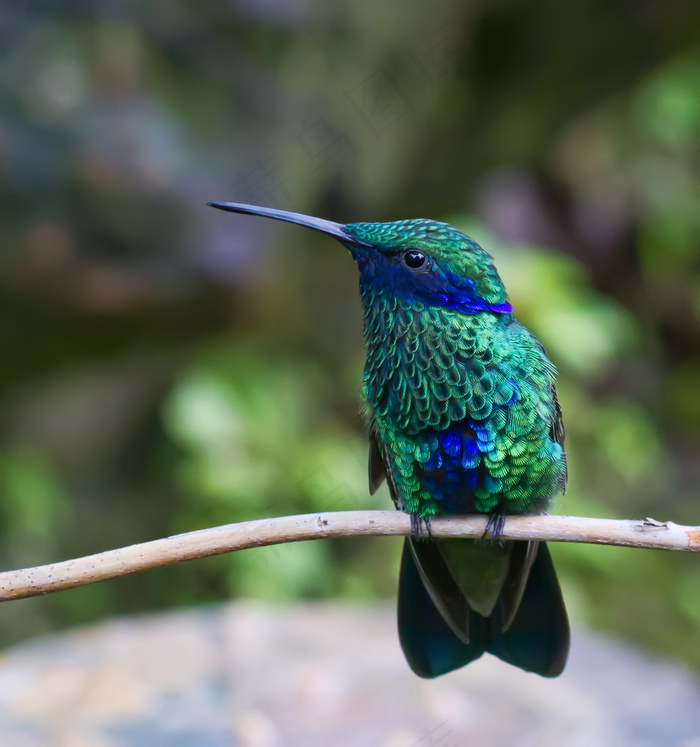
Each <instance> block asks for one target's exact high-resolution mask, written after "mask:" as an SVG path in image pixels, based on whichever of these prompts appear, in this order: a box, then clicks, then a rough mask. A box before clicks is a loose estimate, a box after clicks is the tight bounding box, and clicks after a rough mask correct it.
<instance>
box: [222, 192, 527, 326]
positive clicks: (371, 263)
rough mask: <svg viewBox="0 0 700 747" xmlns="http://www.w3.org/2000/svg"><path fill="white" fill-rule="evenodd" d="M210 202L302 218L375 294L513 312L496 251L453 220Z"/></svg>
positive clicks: (244, 210) (256, 212)
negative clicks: (334, 214) (345, 253)
mask: <svg viewBox="0 0 700 747" xmlns="http://www.w3.org/2000/svg"><path fill="white" fill-rule="evenodd" d="M209 204H210V205H211V206H212V207H216V208H219V209H221V210H229V211H231V212H235V213H248V214H252V215H260V216H263V217H267V218H274V219H275V220H282V221H287V222H289V223H297V224H298V225H302V226H306V227H307V228H312V229H314V230H316V231H321V232H322V233H326V234H328V235H330V236H333V237H334V238H335V239H337V240H338V241H340V242H341V243H342V244H343V245H344V246H346V247H347V248H348V249H349V250H350V252H351V254H352V256H353V258H354V259H355V262H356V263H357V265H358V268H359V270H360V285H361V287H362V288H371V289H372V290H373V292H374V293H379V294H390V295H393V296H395V297H397V298H399V299H401V300H402V301H405V302H407V303H409V304H410V303H413V302H416V301H420V302H422V303H423V304H425V305H427V306H441V307H443V308H449V309H454V310H456V311H459V312H462V313H465V314H474V313H477V312H480V311H492V312H495V313H502V314H509V313H511V311H512V307H511V305H510V304H509V303H508V297H507V295H506V292H505V289H504V288H503V283H502V282H501V279H500V277H499V276H498V273H497V272H496V268H495V267H494V265H493V260H492V258H491V256H490V255H489V254H487V253H486V252H485V251H484V250H483V249H482V248H481V247H480V246H479V245H478V244H477V243H476V242H475V241H474V240H473V239H471V238H469V236H467V235H466V234H464V233H462V232H461V231H459V230H457V229H456V228H454V227H453V226H451V225H449V224H448V223H440V222H438V221H433V220H399V221H392V222H389V223H349V224H347V225H343V224H341V223H333V222H332V221H327V220H323V219H321V218H313V217H310V216H306V215H300V214H299V213H290V212H287V211H284V210H276V209H273V208H263V207H257V206H255V205H243V204H239V203H233V202H211V203H209Z"/></svg>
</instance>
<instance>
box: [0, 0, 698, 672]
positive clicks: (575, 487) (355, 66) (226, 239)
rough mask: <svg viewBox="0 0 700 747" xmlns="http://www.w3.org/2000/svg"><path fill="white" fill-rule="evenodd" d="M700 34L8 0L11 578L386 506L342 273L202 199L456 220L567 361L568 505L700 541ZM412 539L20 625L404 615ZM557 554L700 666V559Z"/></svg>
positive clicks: (7, 630)
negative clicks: (368, 438) (259, 605)
mask: <svg viewBox="0 0 700 747" xmlns="http://www.w3.org/2000/svg"><path fill="white" fill-rule="evenodd" d="M698 28H700V6H699V5H697V4H696V3H691V2H682V1H681V0H668V2H666V3H663V4H658V3H654V2H651V0H649V1H648V2H641V3H636V4H603V3H600V2H593V1H592V0H585V1H584V2H581V3H577V4H574V5H571V4H564V5H562V4H560V3H555V2H553V1H552V0H538V2H535V3H530V4H527V5H522V4H518V3H514V2H511V1H506V2H501V3H491V4H483V3H481V4H476V3H474V4H470V3H457V2H454V3H445V4H442V5H440V6H437V7H435V6H429V5H428V4H425V3H419V2H417V1H414V2H409V3H402V4H401V5H398V4H397V3H388V4H387V3H384V4H374V5H371V4H367V3H358V2H353V1H352V0H344V1H343V2H339V3H333V4H331V5H327V6H321V5H318V6H314V5H312V4H309V3H307V2H305V0H293V1H292V2H285V3H282V2H279V0H269V1H268V2H265V3H250V2H243V1H241V2H231V3H213V2H204V3H198V4H196V5H195V4H194V3H191V2H188V1H187V0H170V1H169V2H167V3H165V2H163V1H160V2H152V3H148V4H137V3H128V2H125V3H117V4H112V5H110V6H109V8H107V6H104V4H101V3H97V2H94V0H72V2H69V3H64V4H62V5H61V8H60V10H59V9H58V8H55V9H51V8H50V7H49V5H47V4H46V3H38V2H33V1H32V0H30V1H29V2H25V3H22V4H15V5H14V6H12V7H5V8H3V23H2V24H0V247H1V251H0V312H1V313H0V345H2V349H3V351H4V356H3V365H2V368H1V369H0V386H1V387H2V389H1V390H0V412H1V413H2V418H1V420H0V423H1V424H2V425H1V426H0V438H1V439H2V450H1V452H0V560H1V562H2V565H3V567H5V568H11V567H21V566H27V565H33V564H38V563H43V562H49V561H52V560H58V559H61V558H67V557H72V556H77V555H83V554H87V553H90V552H97V551H100V550H103V549H106V548H109V547H114V546H120V545H123V544H129V543H133V542H138V541H143V540H146V539H150V538H155V537H159V536H163V535H166V534H170V533H175V532H182V531H187V530H190V529H195V528H199V527H206V526H210V525H213V524H218V523H226V522H232V521H239V520H243V519H252V518H262V517H265V516H271V515H279V514H292V513H297V512H307V511H319V510H341V509H357V508H369V507H377V508H379V507H388V506H389V505H390V503H389V500H388V495H387V493H386V490H385V489H382V491H380V493H379V494H377V495H376V496H375V497H372V498H370V497H369V495H368V491H367V481H366V444H365V438H364V435H363V429H362V424H361V418H360V416H359V414H358V412H357V404H356V403H357V390H358V384H359V380H360V372H361V368H362V360H363V346H362V338H361V331H360V313H359V302H358V299H357V290H356V283H357V280H356V274H355V269H354V267H353V265H352V262H351V260H350V258H349V257H347V256H345V255H344V253H343V252H342V251H341V250H339V249H338V247H336V246H333V245H332V242H329V241H328V240H325V239H323V238H322V237H319V236H315V235H313V234H308V233H306V232H303V231H301V230H300V229H295V228H293V227H290V226H284V227H281V226H278V225H276V224H271V223H266V222H265V221H262V220H253V219H246V218H235V217H233V216H231V215H223V214H218V213H215V212H214V211H211V210H209V209H208V208H206V207H205V206H204V203H205V202H206V201H208V200H225V199H233V200H238V201H247V202H257V203H262V204H268V205H273V206H279V207H286V208H288V209H292V210H298V211H301V212H307V213H314V214H318V215H323V216H324V217H328V218H331V219H336V220H339V221H343V222H349V221H353V220H384V219H393V218H407V217H413V216H419V217H427V216H429V217H434V218H440V219H445V220H449V221H451V222H453V223H455V224H456V225H458V226H460V227H462V228H464V229H465V230H466V231H467V232H469V233H470V234H472V235H473V236H474V237H475V238H476V239H477V240H478V241H480V242H481V243H482V244H483V245H484V246H485V247H486V248H487V249H489V250H490V251H491V252H492V253H493V254H494V256H495V257H496V260H497V264H498V266H499V269H500V270H501V272H502V275H503V277H504V279H505V281H506V285H507V287H508V290H509V292H510V294H511V297H512V300H513V303H514V305H515V307H516V310H517V313H518V317H519V318H520V319H521V320H522V321H523V322H524V323H526V324H527V325H528V326H530V327H532V329H533V330H535V332H536V333H537V334H538V335H539V336H540V337H541V339H542V341H543V343H544V344H545V346H546V347H547V349H548V351H549V352H550V355H551V357H552V358H553V359H554V361H555V362H556V363H557V365H558V367H559V369H560V384H559V386H558V388H559V393H560V398H561V401H562V406H563V409H564V415H565V422H566V429H567V448H568V452H569V455H570V474H571V479H570V485H569V489H568V490H567V494H566V495H565V496H564V497H562V498H561V499H559V501H558V504H557V509H558V510H559V511H562V512H566V513H572V514H573V513H580V514H584V515H595V516H619V517H644V516H653V517H654V518H657V519H671V520H673V521H676V522H679V523H698V522H699V521H700V518H699V513H698V500H697V498H698V485H700V460H699V459H698V454H700V396H699V395H698V382H699V381H700V253H699V252H698V246H699V242H700V211H698V209H697V205H698V203H699V202H700V137H699V135H700V97H699V96H698V91H699V90H700V39H698V34H697V29H698ZM329 244H330V245H329ZM399 547H400V542H397V541H393V540H389V539H384V540H377V539H370V538H364V539H363V538H352V539H344V540H337V541H333V542H329V541H324V542H317V543H304V544H295V545H289V546H284V547H279V548H266V549H259V550H251V551H246V552H244V553H239V554H236V555H232V556H224V557H219V558H213V559H209V560H206V561H198V562H196V563H190V564H186V565H182V566H178V567H173V568H164V569H159V570H158V571H155V572H150V573H147V574H140V575H137V576H134V577H131V578H123V579H118V580H115V581H112V582H109V583H106V584H101V585H98V586H95V587H89V588H84V589H80V590H76V591H72V592H67V593H63V594H59V595H55V596H51V597H46V598H42V599H33V600H27V601H24V602H17V603H12V604H11V605H5V606H4V607H3V615H2V617H1V618H0V632H1V633H2V639H1V640H2V641H3V643H9V642H12V641H14V640H17V639H20V638H23V637H26V636H30V635H33V634H36V633H38V632H43V631H46V630H51V629H55V628H57V627H60V626H65V625H70V624H75V623H78V622H81V621H85V620H89V619H95V618H99V617H103V616H106V615H115V614H120V613H125V612H128V611H133V610H141V609H152V608H157V607H166V606H167V607H172V606H174V605H185V604H194V603H201V602H206V601H213V600H220V599H222V598H226V597H227V596H231V595H256V596H266V597H270V598H275V599H277V598H282V597H286V598H296V597H323V596H332V595H345V596H347V597H353V598H364V597H373V596H376V595H384V596H389V597H391V596H393V594H394V593H395V592H394V587H395V584H396V574H397V561H398V556H397V554H398V551H399ZM553 552H554V553H555V555H556V559H557V565H558V567H559V568H561V575H562V577H563V580H564V584H565V591H566V595H567V599H568V600H569V603H570V607H571V609H572V611H573V614H574V615H575V616H576V617H578V618H579V619H581V620H584V621H586V622H588V623H590V624H592V625H595V626H598V627H600V628H604V629H608V630H612V631H615V632H616V633H618V634H619V635H622V636H626V637H628V638H631V639H634V640H636V641H640V642H643V643H645V644H646V645H649V646H652V647H655V648H657V649H659V650H663V651H665V652H667V653H669V654H671V655H674V656H677V657H680V658H682V659H684V660H685V661H687V662H689V663H690V664H692V665H694V666H696V667H700V650H699V649H698V647H697V645H695V642H696V639H697V630H698V625H700V603H699V602H698V599H700V596H699V595H698V594H697V589H698V588H700V566H699V565H698V562H697V558H695V557H691V556H685V555H681V554H664V553H658V552H647V551H633V550H626V549H615V548H601V547H591V546H583V545H581V546H575V545H572V546H564V545H562V546H557V547H555V548H554V550H553Z"/></svg>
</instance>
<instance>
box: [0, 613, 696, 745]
mask: <svg viewBox="0 0 700 747" xmlns="http://www.w3.org/2000/svg"><path fill="white" fill-rule="evenodd" d="M394 614H395V613H394V610H393V608H391V609H390V608H389V607H388V606H386V605H376V606H359V605H346V606H344V605H341V604H325V603H323V604H321V603H319V604H298V605H271V604H262V603H257V602H239V603H235V604H230V605H226V606H217V607H209V608H199V609H195V610H188V611H184V612H172V613H163V614H154V615H149V616H145V617H131V618H125V619H120V620H111V621H109V622H106V623H104V624H102V625H98V626H95V627H90V628H84V629H80V630H76V631H72V632H68V633H65V634H62V635H54V636H49V637H44V638H41V639H38V640H34V641H30V642H27V643H24V644H22V645H20V646H16V647H14V648H12V649H10V650H8V651H6V652H5V653H4V654H3V655H2V657H0V744H2V745H3V747H15V746H17V747H35V746H38V745H41V746H43V745H52V746H53V745H60V747H113V746H115V745H129V747H142V746H143V747H160V746H163V747H166V746H167V747H195V746H196V747H229V746H230V745H235V746H236V747H238V746H240V747H278V746H282V745H284V746H285V747H287V746H288V745H290V746H295V745H301V746H303V747H317V746H318V747H321V746H323V747H328V746H329V745H330V746H332V747H336V746H337V747H345V746H347V747H355V746H356V745H361V746H363V747H364V746H365V745H368V746H371V747H374V746H375V745H376V746H377V747H411V746H414V747H466V746H467V745H479V746H480V747H481V746H486V747H489V746H490V745H493V746H496V745H509V746H510V747H530V746H532V747H549V746H550V745H551V746H552V747H608V745H609V746H610V747H613V746H614V747H625V746H626V745H634V747H640V746H641V747H646V746H647V745H648V746H650V747H651V746H652V745H659V746H661V745H663V746H664V747H668V746H670V745H678V746H679V747H700V683H698V681H697V680H695V679H694V678H693V677H692V676H691V674H689V673H688V672H687V671H685V670H683V669H682V668H681V667H679V666H677V665H674V664H670V663H668V662H664V661H661V660H659V659H657V658H652V657H650V656H647V655H645V654H643V653H640V652H639V651H637V650H635V649H633V648H632V647H630V646H629V645H627V644H624V643H622V642H620V641H616V640H614V639H611V638H608V637H604V636H601V635H597V634H596V635H594V634H591V633H588V632H585V631H582V630H575V631H574V636H573V648H572V654H571V659H570V661H569V664H568V666H567V669H566V671H565V672H564V674H563V675H562V676H561V677H559V678H557V679H554V680H545V679H542V678H540V677H538V676H536V675H530V674H526V673H525V672H522V671H520V670H517V669H514V668H513V667H510V666H507V665H506V664H503V663H501V662H500V661H498V660H497V659H494V658H492V657H489V656H486V657H484V658H483V659H482V660H480V661H478V662H476V663H474V664H472V665H470V666H469V667H467V668H465V669H462V670H460V671H459V672H456V673H453V674H451V675H447V676H445V677H442V678H439V679H437V680H432V681H424V680H421V679H419V678H418V677H415V676H414V675H413V674H412V673H411V672H410V670H409V669H408V666H407V665H406V663H405V661H404V660H403V656H402V654H401V651H400V649H399V644H398V639H397V636H396V626H395V620H394Z"/></svg>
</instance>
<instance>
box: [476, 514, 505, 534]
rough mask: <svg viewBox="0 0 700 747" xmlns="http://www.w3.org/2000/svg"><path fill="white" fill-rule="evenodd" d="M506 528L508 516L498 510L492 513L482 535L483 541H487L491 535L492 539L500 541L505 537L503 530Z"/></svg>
mask: <svg viewBox="0 0 700 747" xmlns="http://www.w3.org/2000/svg"><path fill="white" fill-rule="evenodd" d="M505 526H506V515H505V514H504V513H503V511H501V510H500V509H498V508H497V509H496V510H495V511H492V512H491V515H490V516H489V520H488V523H487V524H486V529H484V533H483V534H482V535H481V538H482V539H486V538H487V537H488V535H489V534H490V535H491V539H494V540H499V539H501V537H502V536H503V530H504V529H505Z"/></svg>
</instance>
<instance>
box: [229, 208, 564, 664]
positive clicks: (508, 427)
mask: <svg viewBox="0 0 700 747" xmlns="http://www.w3.org/2000/svg"><path fill="white" fill-rule="evenodd" d="M215 206H216V207H222V208H223V209H228V210H233V211H235V212H248V213H255V214H264V215H267V216H268V217H272V218H277V219H281V220H288V221H291V222H295V223H300V224H302V225H307V226H309V227H311V228H314V229H316V230H320V231H323V232H325V233H329V234H331V235H333V236H335V237H336V238H338V239H340V241H341V242H342V243H344V244H345V245H346V246H347V248H348V249H349V250H350V251H351V253H352V255H353V257H354V259H355V261H356V262H357V265H358V268H359V271H360V291H361V295H362V306H363V313H364V332H365V339H366V344H367V362H366V366H365V372H364V383H363V398H364V405H365V410H366V414H367V420H368V424H369V428H370V440H371V446H370V489H371V490H372V491H374V490H375V489H376V488H377V486H378V485H379V483H380V482H381V481H382V479H383V478H384V477H385V476H386V477H387V479H388V482H389V486H390V490H391V494H392V498H393V499H394V502H395V503H396V505H397V507H398V508H399V509H401V510H403V511H406V512H408V513H410V514H411V515H412V516H413V517H415V518H416V519H420V520H424V521H426V522H429V521H430V519H431V517H434V516H438V515H450V514H468V513H475V512H476V513H484V514H489V515H491V516H492V517H494V518H495V519H496V521H495V522H494V528H495V533H496V534H498V532H499V530H500V528H501V526H502V523H501V522H502V517H503V516H505V515H507V514H527V513H543V512H545V511H546V510H547V508H548V506H549V504H550V502H551V499H552V497H553V496H554V495H556V494H557V493H558V492H560V491H561V490H562V489H563V487H564V484H565V481H566V462H565V456H564V451H563V439H564V432H563V426H562V421H561V411H560V409H559V404H558V402H557V397H556V391H555V388H554V376H555V369H554V366H553V365H552V364H551V363H550V361H549V360H548V358H547V356H546V354H545V352H544V349H543V348H542V346H541V345H540V343H539V342H538V340H537V338H536V337H535V336H534V335H533V334H532V333H531V332H530V331H529V330H527V329H526V328H525V327H523V326H522V325H521V324H519V323H518V322H517V321H516V320H515V319H514V317H513V314H512V308H511V306H510V304H509V302H508V298H507V296H506V293H505V290H504V288H503V284H502V282H501V279H500V277H499V276H498V273H497V271H496V269H495V267H494V266H493V262H492V259H491V257H490V256H489V255H488V254H487V253H486V252H485V251H484V250H483V249H482V248H481V247H480V246H479V245H478V244H476V243H475V242H474V241H473V240H472V239H470V238H469V237H467V236H466V235H465V234H463V233H461V232H460V231H458V230H457V229H455V228H453V227H452V226H450V225H448V224H445V223H438V222H436V221H427V220H409V221H396V222H392V223H357V224H350V225H347V226H341V225H339V224H333V223H330V222H328V221H322V220H319V219H314V218H308V217H306V216H300V215H297V214H290V213H284V212H282V211H275V210H270V209H261V208H256V207H254V206H245V205H236V204H231V203H225V204H217V205H215ZM417 526H418V527H419V526H420V524H418V525H417ZM399 635H400V639H401V644H402V647H403V649H404V653H405V654H406V657H407V659H408V661H409V664H410V665H411V667H412V668H413V669H414V671H415V672H416V673H417V674H420V675H421V676H425V677H433V676H436V675H439V674H442V673H445V672H448V671H451V670H452V669H455V668H457V667H460V666H462V665H464V664H466V663H468V662H469V661H472V660H473V659H475V658H478V657H479V656H480V655H481V654H482V653H483V652H484V651H490V652H492V653H494V654H496V655H497V656H499V657H500V658H502V659H504V660H505V661H508V662H510V663H512V664H515V665H516V666H520V667H522V668H523V669H527V670H529V671H534V672H538V673H539V674H543V675H546V676H553V675H556V674H559V672H561V670H562V669H563V666H564V663H565V661H566V655H567V652H568V641H569V631H568V622H567V619H566V612H565V609H564V605H563V601H562V598H561V592H560V590H559V585H558V582H557V580H556V574H555V573H554V568H553V566H552V563H551V560H550V557H549V553H548V551H547V549H546V547H545V545H544V544H541V543H536V542H527V543H526V542H499V541H493V540H483V541H474V540H432V539H431V540H425V539H416V538H408V539H407V540H406V544H405V547H404V555H403V560H402V568H401V580H400V584H399Z"/></svg>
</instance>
